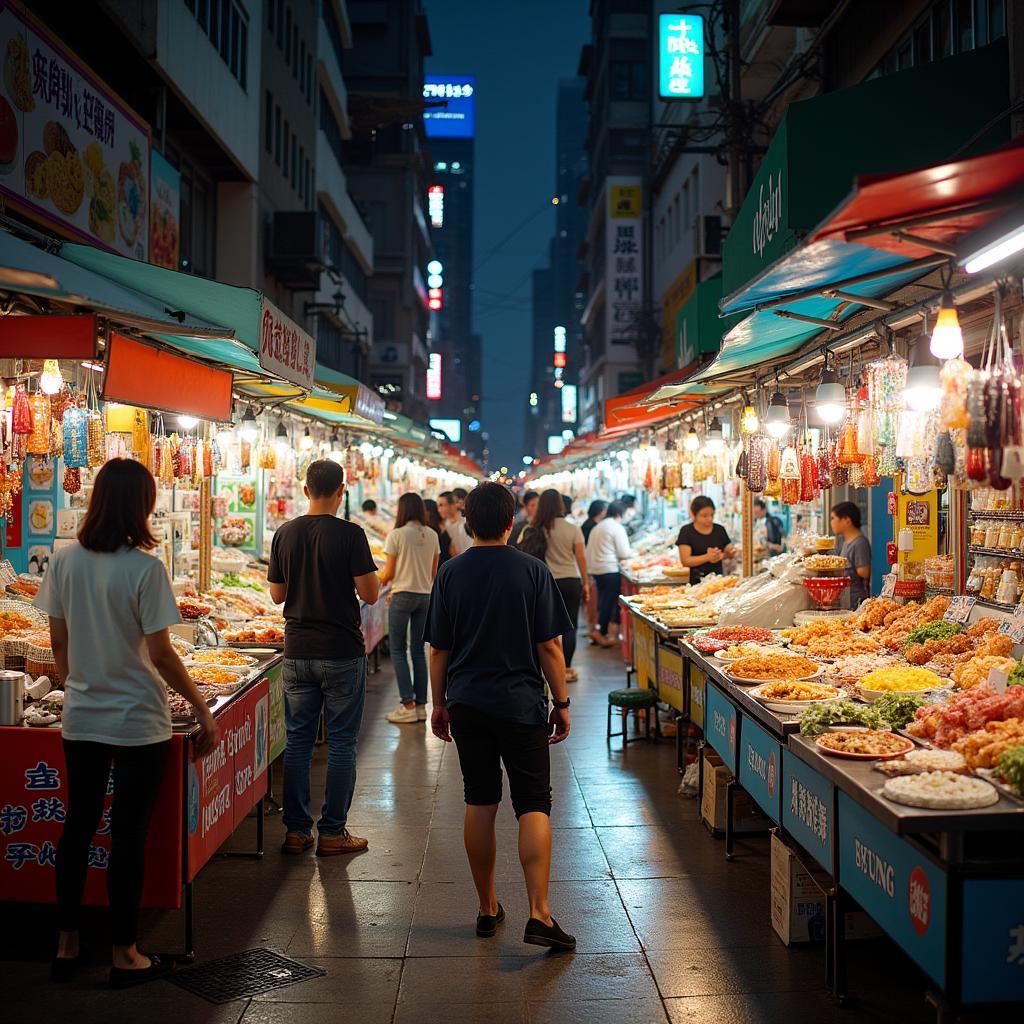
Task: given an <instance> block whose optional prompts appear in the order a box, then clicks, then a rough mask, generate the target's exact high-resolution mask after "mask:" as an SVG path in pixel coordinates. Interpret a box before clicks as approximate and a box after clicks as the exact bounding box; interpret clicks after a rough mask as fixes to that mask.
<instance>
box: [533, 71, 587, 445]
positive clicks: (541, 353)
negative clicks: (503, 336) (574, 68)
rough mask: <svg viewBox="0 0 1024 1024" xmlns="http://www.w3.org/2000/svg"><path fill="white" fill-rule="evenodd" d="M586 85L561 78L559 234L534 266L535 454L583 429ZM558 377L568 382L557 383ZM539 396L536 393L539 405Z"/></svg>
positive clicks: (557, 183) (557, 127)
mask: <svg viewBox="0 0 1024 1024" xmlns="http://www.w3.org/2000/svg"><path fill="white" fill-rule="evenodd" d="M583 89H584V86H583V82H582V81H581V80H579V79H576V78H566V79H562V80H560V81H559V83H558V97H557V101H556V103H557V108H556V109H557V115H556V124H555V154H556V158H555V181H554V192H553V193H552V194H553V196H554V197H555V198H556V199H557V200H558V205H557V206H556V207H555V233H554V235H553V236H552V238H551V241H550V243H549V245H548V265H547V267H545V268H543V269H541V270H536V271H534V276H533V346H532V350H533V351H532V355H533V367H532V372H531V374H530V389H529V391H528V393H527V396H526V401H527V403H528V405H527V415H526V430H525V444H526V453H527V454H532V455H544V454H546V453H547V451H548V439H549V438H552V437H556V436H559V435H562V434H563V433H564V432H565V431H569V430H571V431H572V432H573V433H574V434H575V433H576V429H577V418H578V414H577V398H578V390H577V388H578V383H579V374H580V368H581V363H582V356H583V333H582V332H583V328H582V325H581V323H580V318H581V316H582V313H583V291H582V281H581V279H580V273H581V271H582V269H583V267H582V265H581V264H580V262H579V250H580V246H581V244H582V243H583V240H584V238H585V236H586V228H587V214H586V211H585V210H584V209H583V208H582V207H581V206H579V204H578V203H577V201H576V200H577V193H578V192H579V189H580V185H581V183H582V182H583V180H584V178H585V177H586V174H587V157H586V153H585V151H584V141H585V136H586V128H587V115H586V107H585V105H584V95H583ZM563 328H564V332H563V331H562V329H563ZM558 349H563V351H561V352H559V351H557V350H558ZM559 363H562V364H564V365H561V366H559V365H558V364H559ZM559 371H560V374H559ZM556 381H560V383H561V385H562V386H561V387H556ZM532 395H536V396H537V403H536V405H534V404H533V398H532V397H531V396H532Z"/></svg>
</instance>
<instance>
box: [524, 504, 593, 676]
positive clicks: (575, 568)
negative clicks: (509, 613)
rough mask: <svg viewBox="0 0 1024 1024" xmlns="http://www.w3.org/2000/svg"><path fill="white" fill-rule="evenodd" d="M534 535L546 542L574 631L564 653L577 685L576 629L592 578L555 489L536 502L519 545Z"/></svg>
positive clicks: (547, 559)
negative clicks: (575, 660) (531, 520)
mask: <svg viewBox="0 0 1024 1024" xmlns="http://www.w3.org/2000/svg"><path fill="white" fill-rule="evenodd" d="M532 536H536V537H541V538H543V540H544V561H545V562H546V563H547V567H548V568H549V569H550V570H551V575H552V576H553V577H554V579H555V586H556V587H557V588H558V592H559V594H561V595H562V600H563V601H564V602H565V610H566V611H567V612H568V613H569V618H570V620H571V621H572V631H571V632H569V633H563V634H562V650H563V652H564V654H565V679H566V682H569V683H575V682H576V680H577V679H578V678H579V676H578V675H577V674H576V670H575V669H574V668H573V667H572V658H573V655H574V654H575V653H576V629H577V627H578V623H579V616H580V601H581V600H582V601H584V602H586V601H588V600H589V599H590V578H589V576H588V575H587V560H586V556H585V554H584V550H583V533H582V532H581V530H580V528H579V527H578V526H576V525H575V524H574V523H570V522H569V520H568V518H567V516H566V506H565V503H564V501H563V498H562V495H561V494H559V493H558V491H556V490H553V489H552V490H548V491H545V492H544V493H543V494H542V495H541V496H540V501H539V502H538V503H537V511H536V513H535V514H534V517H533V522H532V523H531V524H530V525H529V526H528V527H527V528H526V529H525V530H523V532H522V533H521V534H520V535H519V540H520V546H522V541H523V539H524V538H526V539H527V543H529V538H530V537H532Z"/></svg>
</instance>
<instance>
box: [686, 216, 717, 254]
mask: <svg viewBox="0 0 1024 1024" xmlns="http://www.w3.org/2000/svg"><path fill="white" fill-rule="evenodd" d="M693 254H694V256H695V257H696V258H697V259H713V260H719V259H721V258H722V218H721V217H719V216H717V215H712V214H700V215H698V216H697V218H696V219H695V220H694V222H693Z"/></svg>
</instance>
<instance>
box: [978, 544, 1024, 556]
mask: <svg viewBox="0 0 1024 1024" xmlns="http://www.w3.org/2000/svg"><path fill="white" fill-rule="evenodd" d="M967 550H968V552H969V553H970V554H972V555H994V556H995V557H996V558H1017V559H1020V558H1024V553H1022V552H1021V551H1020V549H1019V548H986V547H982V546H981V545H980V544H969V545H968V546H967Z"/></svg>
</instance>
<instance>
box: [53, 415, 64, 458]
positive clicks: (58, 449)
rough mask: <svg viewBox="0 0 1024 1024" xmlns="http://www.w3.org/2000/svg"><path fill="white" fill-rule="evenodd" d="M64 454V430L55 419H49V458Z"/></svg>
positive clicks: (60, 456)
mask: <svg viewBox="0 0 1024 1024" xmlns="http://www.w3.org/2000/svg"><path fill="white" fill-rule="evenodd" d="M63 456H64V431H63V429H62V428H61V425H60V423H59V422H58V421H57V420H56V419H51V420H50V458H51V459H60V458H63Z"/></svg>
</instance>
